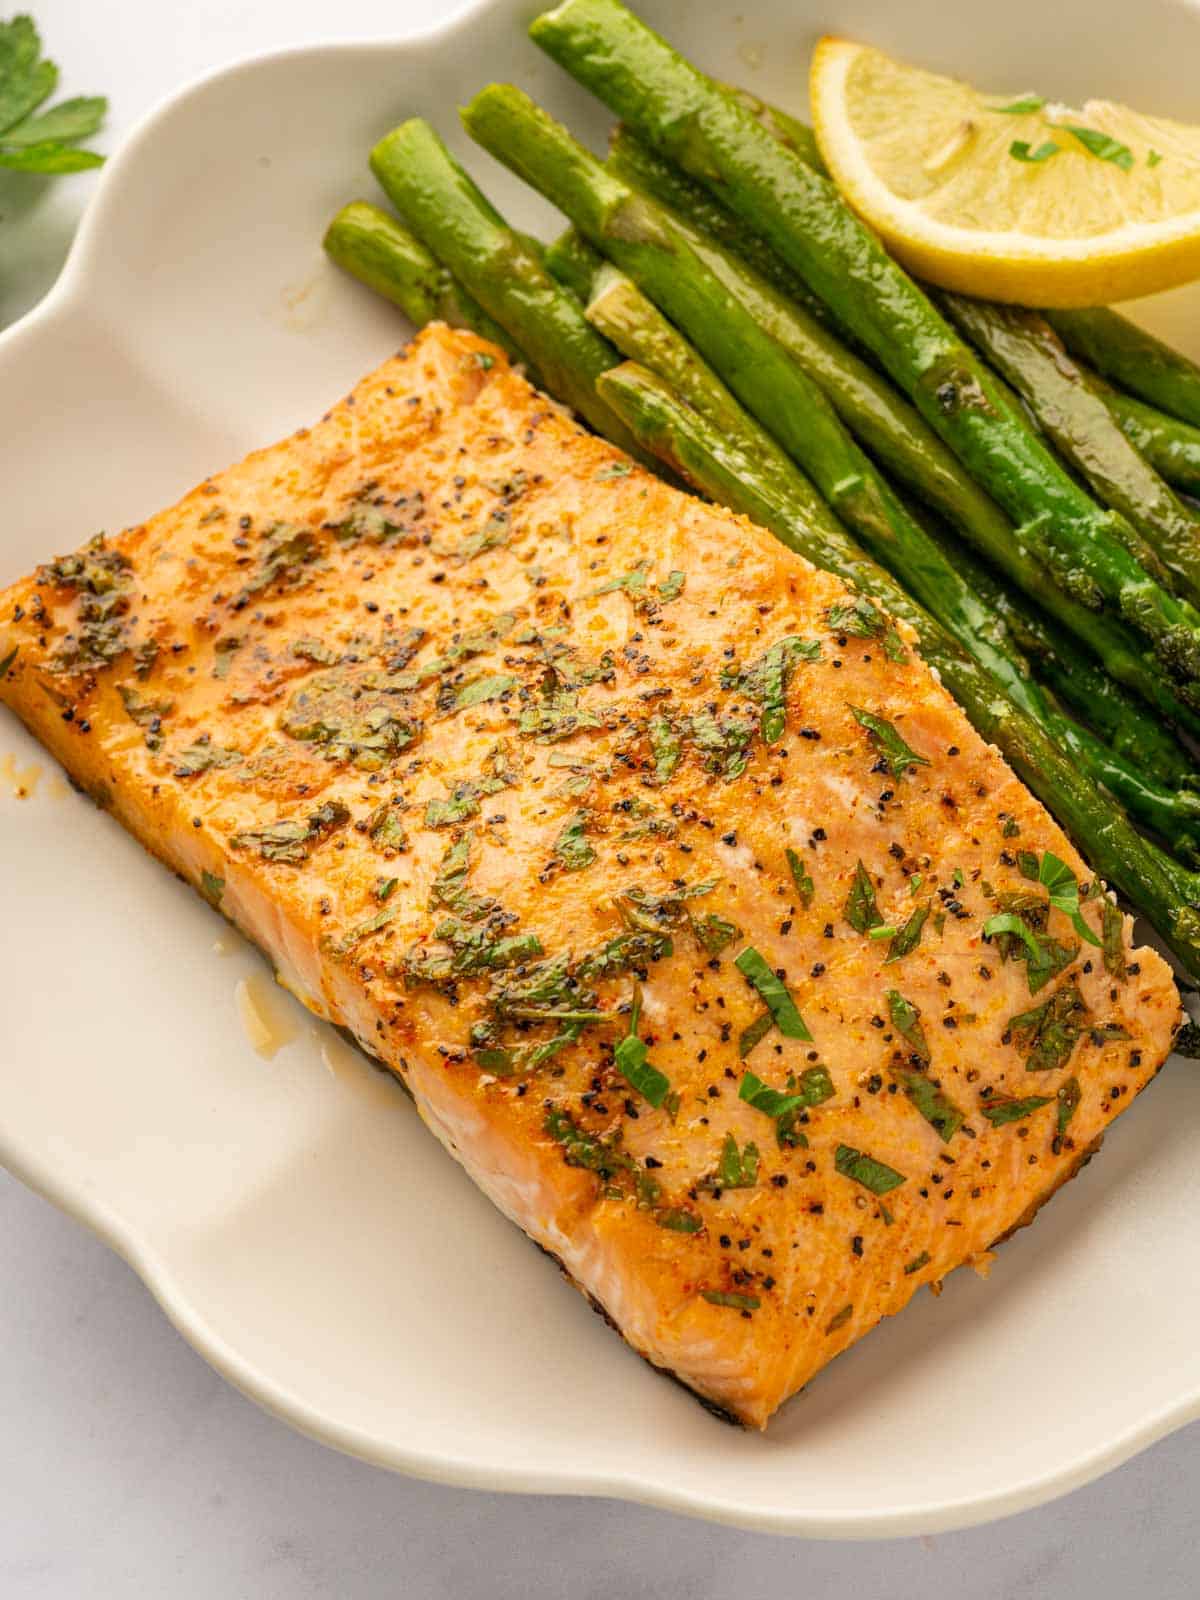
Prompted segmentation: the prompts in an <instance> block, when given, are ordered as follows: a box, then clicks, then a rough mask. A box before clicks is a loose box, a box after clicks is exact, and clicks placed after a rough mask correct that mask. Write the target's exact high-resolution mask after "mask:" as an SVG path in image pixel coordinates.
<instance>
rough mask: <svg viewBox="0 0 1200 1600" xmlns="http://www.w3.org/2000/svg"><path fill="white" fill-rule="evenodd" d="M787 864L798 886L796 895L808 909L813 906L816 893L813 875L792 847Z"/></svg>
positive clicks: (793, 880)
mask: <svg viewBox="0 0 1200 1600" xmlns="http://www.w3.org/2000/svg"><path fill="white" fill-rule="evenodd" d="M787 864H788V868H789V870H790V871H791V874H792V882H793V883H794V884H795V885H796V893H797V894H798V895H799V896H800V904H801V905H802V906H806V907H807V906H810V905H812V901H813V895H814V893H815V892H816V885H815V884H814V883H813V880H812V873H811V872H809V870H808V868H807V867H806V866H805V865H804V862H803V861H802V860H801V858H800V856H799V855H798V854H797V853H796V851H795V850H793V849H792V848H791V847H790V846H789V847H788V850H787Z"/></svg>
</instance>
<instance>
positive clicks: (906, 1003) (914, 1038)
mask: <svg viewBox="0 0 1200 1600" xmlns="http://www.w3.org/2000/svg"><path fill="white" fill-rule="evenodd" d="M885 998H886V999H887V1003H888V1012H889V1015H890V1016H891V1019H892V1026H893V1027H894V1028H895V1030H896V1032H897V1033H898V1034H900V1035H901V1037H902V1038H904V1039H906V1040H907V1041H908V1046H909V1049H910V1050H911V1051H912V1053H913V1054H914V1055H915V1056H919V1057H920V1058H921V1060H922V1061H924V1062H926V1063H928V1062H929V1060H930V1059H931V1058H930V1051H929V1042H928V1040H927V1039H926V1038H925V1030H924V1028H922V1026H921V1012H920V1009H919V1008H918V1007H917V1006H915V1005H914V1004H913V1003H912V1001H911V1000H906V999H905V998H904V996H903V995H902V994H901V993H900V991H899V990H898V989H889V990H888V991H887V993H886V996H885Z"/></svg>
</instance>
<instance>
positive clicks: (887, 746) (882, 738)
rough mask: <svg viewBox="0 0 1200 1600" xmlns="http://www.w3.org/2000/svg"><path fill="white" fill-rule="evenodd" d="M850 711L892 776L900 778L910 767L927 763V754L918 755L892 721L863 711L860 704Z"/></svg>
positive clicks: (924, 765)
mask: <svg viewBox="0 0 1200 1600" xmlns="http://www.w3.org/2000/svg"><path fill="white" fill-rule="evenodd" d="M850 712H851V715H852V716H853V717H854V720H855V721H856V722H857V723H858V724H859V726H860V727H863V728H865V729H866V730H867V733H868V735H869V736H870V739H871V742H872V743H873V744H874V745H875V746H876V747H877V748H878V750H879V753H880V757H881V759H882V761H883V764H884V768H885V770H886V771H888V772H890V773H891V775H892V777H893V778H902V777H903V776H904V774H905V773H906V772H907V771H908V770H909V769H910V768H911V767H927V766H928V765H929V758H928V756H921V755H918V754H917V752H916V751H915V750H914V749H912V747H911V746H910V745H908V744H906V743H905V742H904V740H903V739H902V738H901V736H900V734H899V733H898V732H897V731H896V728H895V727H894V726H893V724H892V723H890V722H886V721H885V720H884V719H883V718H882V717H877V716H876V715H875V713H874V712H873V711H864V710H863V709H862V707H861V706H851V707H850Z"/></svg>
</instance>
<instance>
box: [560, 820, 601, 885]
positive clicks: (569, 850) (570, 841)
mask: <svg viewBox="0 0 1200 1600" xmlns="http://www.w3.org/2000/svg"><path fill="white" fill-rule="evenodd" d="M588 822H589V818H588V815H587V812H586V811H577V812H576V813H575V815H574V816H573V817H570V818H569V819H568V820H567V821H566V822H565V823H564V824H563V826H562V829H561V831H560V832H559V835H558V838H557V839H556V840H555V841H554V854H555V856H556V858H557V859H558V860H559V861H561V862H562V864H563V866H564V867H565V868H566V870H567V871H568V872H578V871H579V870H580V869H581V868H583V867H590V866H591V864H592V862H593V861H595V859H596V852H595V851H594V850H593V849H592V847H591V845H590V844H589V843H588V841H587V839H586V838H585V837H584V836H585V834H586V833H587V829H588Z"/></svg>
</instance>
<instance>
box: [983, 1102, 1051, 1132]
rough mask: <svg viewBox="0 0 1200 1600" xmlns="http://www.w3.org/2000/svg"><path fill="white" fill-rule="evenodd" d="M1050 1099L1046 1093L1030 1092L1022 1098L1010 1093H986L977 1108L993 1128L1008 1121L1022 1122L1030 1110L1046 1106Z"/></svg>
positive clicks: (1000, 1126) (1002, 1125)
mask: <svg viewBox="0 0 1200 1600" xmlns="http://www.w3.org/2000/svg"><path fill="white" fill-rule="evenodd" d="M1051 1099H1052V1096H1051V1095H1048V1094H1031V1095H1028V1096H1027V1097H1026V1098H1025V1099H1024V1100H1017V1099H1014V1098H1013V1097H1012V1096H1011V1095H988V1096H986V1097H984V1098H982V1099H981V1100H980V1102H979V1109H980V1111H982V1112H983V1114H984V1116H985V1117H986V1118H987V1119H988V1121H989V1122H990V1123H991V1125H992V1127H993V1128H1003V1127H1004V1126H1005V1125H1006V1124H1007V1123H1009V1122H1022V1121H1023V1120H1024V1119H1025V1118H1026V1117H1027V1116H1029V1114H1030V1113H1031V1112H1033V1111H1037V1110H1038V1109H1039V1108H1040V1107H1041V1106H1048V1105H1049V1104H1050V1101H1051Z"/></svg>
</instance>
